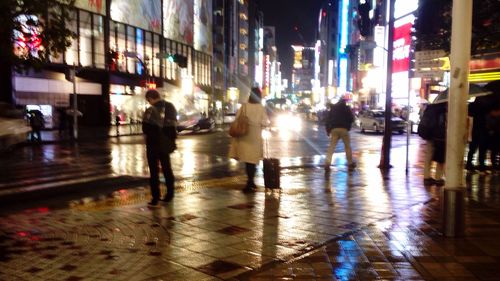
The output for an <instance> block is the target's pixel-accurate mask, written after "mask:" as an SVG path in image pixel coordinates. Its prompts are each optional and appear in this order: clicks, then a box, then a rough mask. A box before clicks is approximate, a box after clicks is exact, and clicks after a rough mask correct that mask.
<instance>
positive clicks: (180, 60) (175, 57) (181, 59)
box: [165, 54, 188, 68]
mask: <svg viewBox="0 0 500 281" xmlns="http://www.w3.org/2000/svg"><path fill="white" fill-rule="evenodd" d="M165 58H166V59H167V61H169V62H175V63H176V64H177V65H178V66H179V67H181V68H186V67H187V64H188V59H187V57H186V56H183V55H179V54H166V56H165Z"/></svg>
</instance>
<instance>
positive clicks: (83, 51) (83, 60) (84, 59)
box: [79, 10, 92, 66]
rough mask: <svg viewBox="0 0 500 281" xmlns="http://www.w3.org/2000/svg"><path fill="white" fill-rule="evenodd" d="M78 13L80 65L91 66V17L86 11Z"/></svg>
mask: <svg viewBox="0 0 500 281" xmlns="http://www.w3.org/2000/svg"><path fill="white" fill-rule="evenodd" d="M79 13H80V30H79V32H80V34H79V35H80V64H81V65H82V66H92V25H91V18H92V15H91V14H90V13H89V12H86V11H82V10H80V11H79Z"/></svg>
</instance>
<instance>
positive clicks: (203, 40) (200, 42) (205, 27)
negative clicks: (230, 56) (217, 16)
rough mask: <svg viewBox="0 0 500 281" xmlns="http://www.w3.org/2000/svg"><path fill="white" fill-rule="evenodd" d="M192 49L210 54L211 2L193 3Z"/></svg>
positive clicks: (196, 0) (210, 0)
mask: <svg viewBox="0 0 500 281" xmlns="http://www.w3.org/2000/svg"><path fill="white" fill-rule="evenodd" d="M193 43H194V48H195V49H196V50H198V51H201V52H205V53H207V54H211V53H212V0H195V1H194V42H193Z"/></svg>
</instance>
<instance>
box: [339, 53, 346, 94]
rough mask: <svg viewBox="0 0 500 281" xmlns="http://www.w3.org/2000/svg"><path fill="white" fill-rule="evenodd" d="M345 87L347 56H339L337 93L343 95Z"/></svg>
mask: <svg viewBox="0 0 500 281" xmlns="http://www.w3.org/2000/svg"><path fill="white" fill-rule="evenodd" d="M346 89H347V58H346V57H341V58H340V62H339V93H340V94H341V95H343V94H344V93H345V92H346Z"/></svg>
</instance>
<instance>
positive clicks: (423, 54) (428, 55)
mask: <svg viewBox="0 0 500 281" xmlns="http://www.w3.org/2000/svg"><path fill="white" fill-rule="evenodd" d="M444 56H446V52H445V51H444V50H429V51H417V52H415V59H417V60H422V61H424V60H433V59H437V58H442V57H444Z"/></svg>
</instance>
